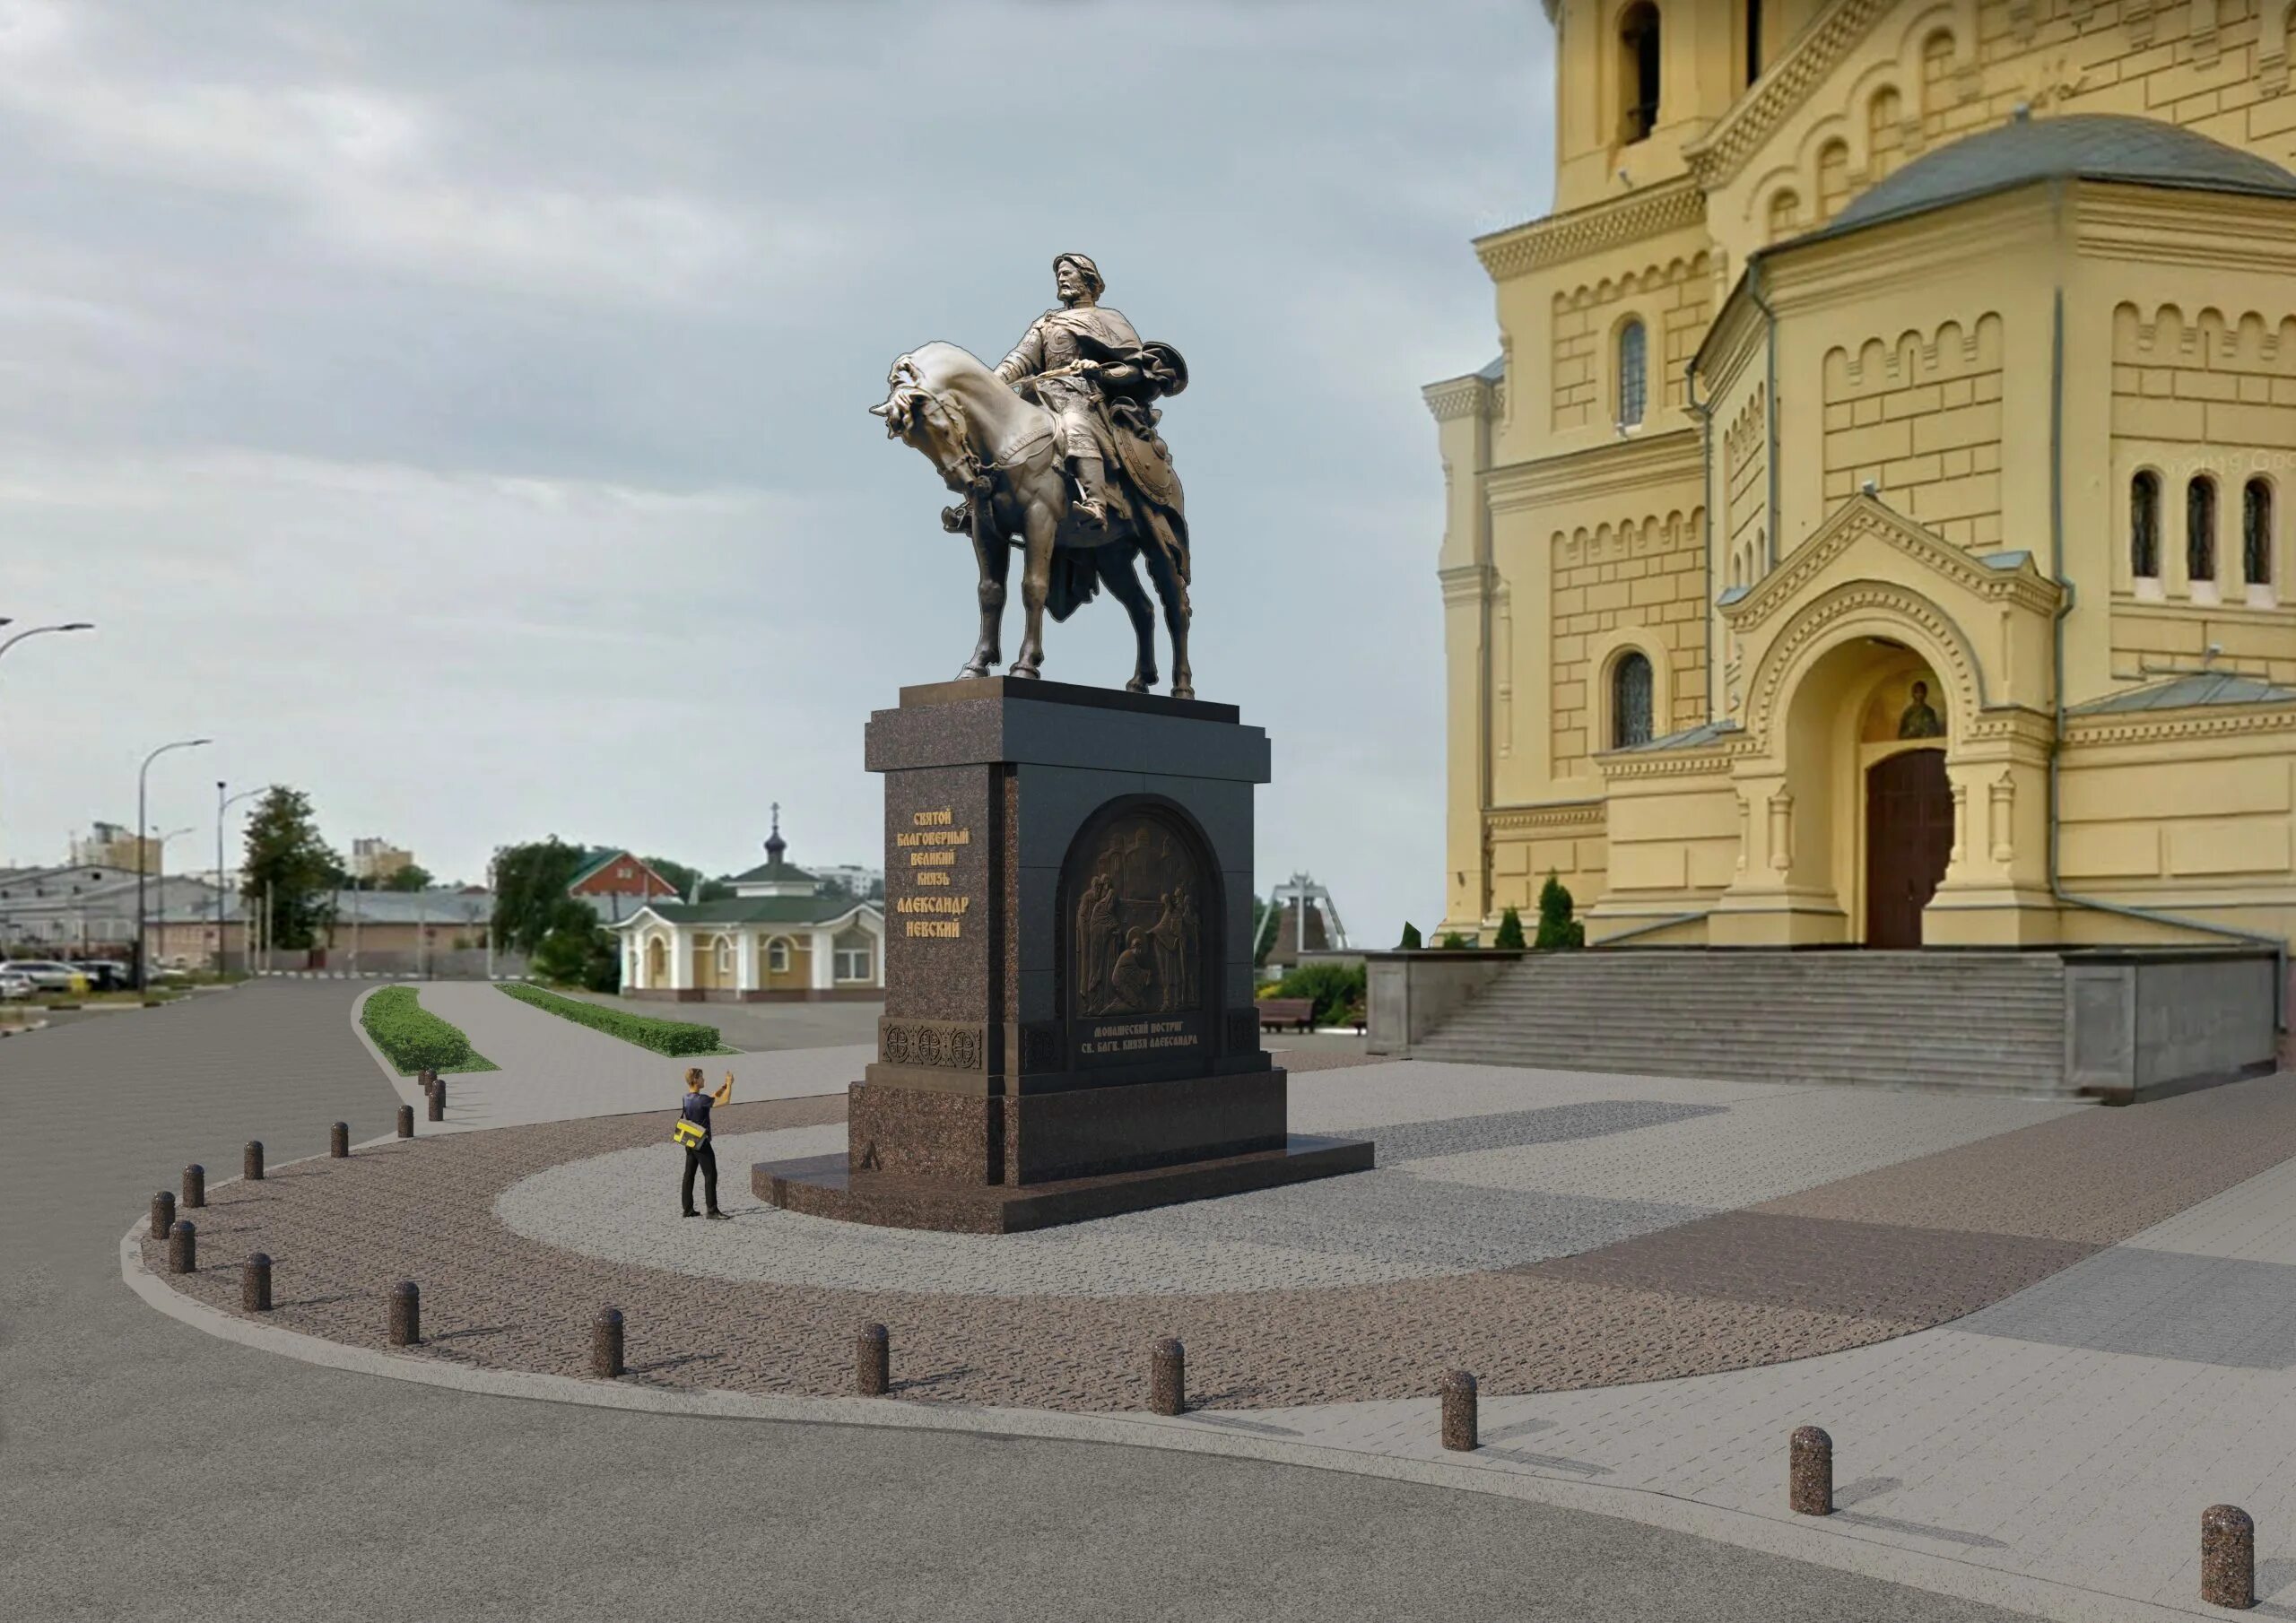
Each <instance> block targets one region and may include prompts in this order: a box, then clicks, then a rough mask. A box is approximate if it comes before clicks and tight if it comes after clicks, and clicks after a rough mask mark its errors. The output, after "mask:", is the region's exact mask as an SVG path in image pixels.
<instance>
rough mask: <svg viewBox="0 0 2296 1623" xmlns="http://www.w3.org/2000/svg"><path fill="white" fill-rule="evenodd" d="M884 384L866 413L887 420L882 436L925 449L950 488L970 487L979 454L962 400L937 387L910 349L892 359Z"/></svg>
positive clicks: (977, 465)
mask: <svg viewBox="0 0 2296 1623" xmlns="http://www.w3.org/2000/svg"><path fill="white" fill-rule="evenodd" d="M885 388H886V393H885V398H884V400H883V402H882V403H881V404H877V405H873V406H871V407H870V408H869V414H870V415H871V416H873V417H882V418H883V419H884V420H885V435H886V438H891V439H898V440H900V441H902V442H903V443H904V444H907V445H912V446H915V447H917V448H918V450H920V451H922V452H924V453H925V455H926V456H927V457H929V458H931V460H932V463H933V465H934V466H935V468H937V469H939V470H940V473H941V477H942V479H943V481H944V482H946V483H947V485H948V487H949V488H950V489H951V490H965V489H968V488H969V487H970V485H971V484H972V483H973V482H975V481H976V480H978V478H979V477H980V456H979V453H978V451H977V450H976V449H975V448H974V447H973V445H972V432H971V423H970V420H969V419H968V418H967V416H966V414H965V409H964V405H963V403H962V402H961V401H960V400H959V399H958V398H957V396H956V395H954V394H952V393H950V392H947V391H944V390H938V389H935V387H934V386H932V384H931V383H930V382H929V381H928V380H927V379H926V376H925V373H924V370H923V369H921V368H920V367H919V366H918V362H917V357H916V356H915V355H914V354H909V355H903V356H902V357H900V359H899V360H896V361H894V362H893V365H892V370H891V371H890V372H888V373H886V374H885Z"/></svg>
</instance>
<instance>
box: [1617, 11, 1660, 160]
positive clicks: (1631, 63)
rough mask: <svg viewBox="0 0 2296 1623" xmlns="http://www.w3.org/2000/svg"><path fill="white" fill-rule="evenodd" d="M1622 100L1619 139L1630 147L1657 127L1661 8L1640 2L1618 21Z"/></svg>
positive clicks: (1647, 136) (1643, 139)
mask: <svg viewBox="0 0 2296 1623" xmlns="http://www.w3.org/2000/svg"><path fill="white" fill-rule="evenodd" d="M1619 46H1620V52H1619V56H1620V77H1621V81H1622V82H1621V87H1620V88H1621V90H1622V96H1621V100H1622V102H1623V104H1624V106H1625V108H1626V116H1625V118H1624V120H1623V124H1624V127H1623V129H1622V131H1621V135H1620V139H1621V140H1622V141H1623V142H1624V143H1626V144H1627V145H1629V146H1631V145H1632V144H1634V143H1636V142H1638V141H1646V140H1648V139H1649V135H1650V132H1651V131H1652V130H1655V129H1657V127H1658V8H1657V6H1655V5H1638V6H1635V7H1633V8H1632V9H1631V10H1630V11H1628V13H1626V15H1625V16H1624V17H1622V18H1621V19H1620V20H1619Z"/></svg>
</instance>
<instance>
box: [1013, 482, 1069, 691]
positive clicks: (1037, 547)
mask: <svg viewBox="0 0 2296 1623" xmlns="http://www.w3.org/2000/svg"><path fill="white" fill-rule="evenodd" d="M1054 476H1055V477H1056V478H1057V477H1058V474H1057V473H1055V475H1054ZM1021 528H1022V534H1023V535H1024V536H1025V537H1026V538H1027V541H1028V557H1027V560H1025V561H1024V562H1023V563H1022V566H1021V608H1022V612H1023V614H1024V616H1025V619H1024V623H1023V625H1022V631H1021V653H1020V656H1019V657H1018V658H1016V659H1015V660H1013V663H1012V664H1011V666H1010V667H1009V668H1007V669H1006V671H1005V675H1007V676H1042V675H1043V674H1044V603H1045V599H1046V598H1047V597H1048V596H1049V595H1051V593H1052V545H1053V540H1054V537H1055V536H1056V535H1057V533H1058V529H1059V509H1058V508H1056V507H1054V506H1053V505H1052V504H1051V503H1049V502H1048V501H1046V500H1045V499H1043V498H1042V496H1041V495H1038V496H1036V497H1034V498H1033V499H1031V500H1030V501H1029V504H1028V506H1027V508H1025V509H1024V510H1023V512H1022V523H1021Z"/></svg>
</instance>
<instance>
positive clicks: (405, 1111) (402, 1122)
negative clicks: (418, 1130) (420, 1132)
mask: <svg viewBox="0 0 2296 1623" xmlns="http://www.w3.org/2000/svg"><path fill="white" fill-rule="evenodd" d="M398 1135H399V1137H401V1138H403V1139H411V1138H413V1136H414V1107H413V1106H412V1105H401V1106H400V1107H398Z"/></svg>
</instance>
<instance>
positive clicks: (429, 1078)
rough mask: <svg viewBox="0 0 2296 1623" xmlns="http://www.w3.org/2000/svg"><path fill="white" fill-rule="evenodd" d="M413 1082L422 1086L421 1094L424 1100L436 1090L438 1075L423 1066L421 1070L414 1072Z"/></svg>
mask: <svg viewBox="0 0 2296 1623" xmlns="http://www.w3.org/2000/svg"><path fill="white" fill-rule="evenodd" d="M415 1080H416V1081H420V1082H421V1083H422V1094H423V1097H424V1098H429V1097H430V1096H431V1094H432V1093H434V1092H436V1091H437V1089H438V1087H439V1073H438V1072H435V1071H433V1070H431V1067H430V1066H428V1065H425V1066H424V1067H423V1068H422V1070H420V1071H418V1072H415Z"/></svg>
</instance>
